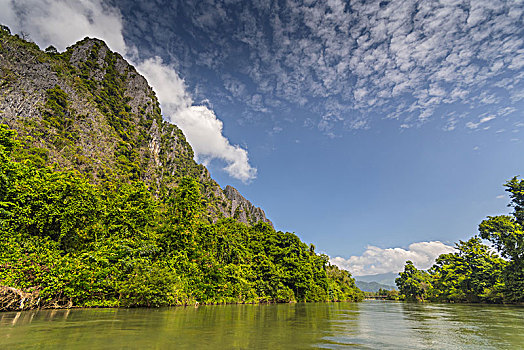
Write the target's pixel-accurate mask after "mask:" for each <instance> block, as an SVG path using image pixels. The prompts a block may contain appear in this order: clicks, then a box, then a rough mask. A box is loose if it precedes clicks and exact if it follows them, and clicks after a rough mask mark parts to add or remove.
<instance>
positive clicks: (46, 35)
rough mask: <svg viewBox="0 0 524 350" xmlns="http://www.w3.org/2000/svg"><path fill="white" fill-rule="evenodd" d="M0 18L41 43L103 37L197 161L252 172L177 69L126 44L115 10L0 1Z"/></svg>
mask: <svg viewBox="0 0 524 350" xmlns="http://www.w3.org/2000/svg"><path fill="white" fill-rule="evenodd" d="M0 22H1V23H2V24H5V25H7V26H9V27H10V28H11V30H12V31H14V32H19V33H20V32H23V33H26V34H28V35H29V36H30V38H31V40H33V41H35V42H36V43H37V44H38V45H40V47H46V46H47V45H50V44H51V45H54V46H56V47H57V48H58V49H59V50H64V49H65V48H66V47H67V46H68V45H71V44H73V43H74V42H76V41H78V40H80V39H82V38H84V37H86V36H90V37H96V38H100V39H103V40H104V41H106V43H107V44H108V46H109V47H110V48H111V49H112V50H115V51H118V52H120V53H121V54H123V55H124V56H125V57H126V58H127V59H128V60H129V61H131V62H132V63H134V64H135V66H136V67H137V69H138V70H139V72H140V73H142V74H143V75H144V76H145V77H146V78H147V79H148V81H149V83H150V84H151V85H152V86H153V89H154V90H155V92H156V93H157V95H158V98H159V100H160V104H161V105H162V109H163V112H164V117H165V118H167V119H168V120H169V121H171V122H172V123H175V124H177V125H178V126H179V127H180V128H181V129H182V131H183V132H184V134H185V135H186V137H187V139H188V141H189V143H190V144H191V146H193V149H194V150H195V155H196V157H197V159H198V160H199V161H202V162H204V163H208V162H209V161H211V160H212V159H220V160H222V161H224V162H225V163H226V167H225V168H224V170H225V171H226V172H227V173H228V174H229V175H230V176H232V177H234V178H237V179H239V180H242V181H243V182H247V181H249V180H252V179H254V178H255V177H256V173H257V171H256V169H255V168H253V167H251V165H250V164H249V158H248V153H247V151H246V150H245V149H243V148H241V147H240V146H237V145H235V146H234V145H231V144H230V142H229V140H228V139H227V138H226V137H224V136H223V134H222V126H223V124H222V122H221V121H220V120H219V119H218V118H217V117H216V115H215V113H214V112H213V111H212V110H211V109H210V108H208V107H207V106H197V105H194V101H193V99H192V98H191V95H190V94H189V93H188V91H187V88H186V85H185V84H184V81H183V80H182V79H181V78H180V77H179V75H178V74H177V72H176V70H175V69H174V68H173V67H172V66H169V65H166V64H164V63H163V62H162V60H161V59H160V58H158V57H154V58H150V59H146V60H139V59H138V55H137V54H136V52H137V51H136V48H135V47H129V46H128V45H126V43H125V41H124V37H123V32H122V30H123V25H122V16H121V13H120V11H119V10H118V9H116V8H114V7H111V6H108V5H106V4H105V3H104V2H102V1H100V0H17V1H13V0H0ZM137 61H138V62H137Z"/></svg>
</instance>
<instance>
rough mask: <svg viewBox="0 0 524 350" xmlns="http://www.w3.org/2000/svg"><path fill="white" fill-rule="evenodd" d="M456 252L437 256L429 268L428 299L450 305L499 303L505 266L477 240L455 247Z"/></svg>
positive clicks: (501, 260) (460, 242)
mask: <svg viewBox="0 0 524 350" xmlns="http://www.w3.org/2000/svg"><path fill="white" fill-rule="evenodd" d="M456 248H457V252H456V253H451V254H442V255H440V256H439V257H438V258H437V260H436V262H435V264H434V265H433V267H432V268H431V275H432V281H433V290H432V299H435V300H439V301H454V302H500V301H501V293H500V292H501V290H500V288H501V286H502V280H501V273H502V270H503V268H504V266H505V265H506V262H505V261H504V260H503V259H501V258H500V257H498V256H497V255H496V254H495V253H493V252H490V251H489V248H488V246H486V245H484V244H482V243H481V240H480V238H478V237H473V238H471V239H470V240H468V241H466V242H463V241H459V243H458V244H456Z"/></svg>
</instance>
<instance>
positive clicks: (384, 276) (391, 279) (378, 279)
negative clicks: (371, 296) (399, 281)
mask: <svg viewBox="0 0 524 350" xmlns="http://www.w3.org/2000/svg"><path fill="white" fill-rule="evenodd" d="M354 277H355V280H356V281H357V286H358V287H359V288H360V289H361V290H363V291H365V292H368V290H366V289H365V288H367V287H365V286H364V285H362V287H361V286H360V285H359V283H362V282H364V283H368V284H369V283H372V282H375V283H376V284H377V285H381V286H378V287H377V288H376V289H377V290H378V289H379V288H383V289H389V290H391V289H396V287H395V286H396V284H395V279H396V278H397V277H398V273H394V272H389V273H380V274H376V275H367V276H354ZM368 287H370V286H368ZM370 288H371V287H370Z"/></svg>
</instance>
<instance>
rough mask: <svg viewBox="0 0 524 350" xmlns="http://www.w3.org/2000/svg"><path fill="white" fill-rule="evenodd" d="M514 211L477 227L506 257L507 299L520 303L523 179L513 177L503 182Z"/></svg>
mask: <svg viewBox="0 0 524 350" xmlns="http://www.w3.org/2000/svg"><path fill="white" fill-rule="evenodd" d="M505 187H506V191H507V192H509V193H510V198H511V203H510V204H509V206H510V207H513V209H514V211H513V213H512V214H511V215H499V216H493V217H488V218H487V219H486V220H484V221H482V223H481V224H480V226H479V231H480V236H481V237H482V238H484V239H487V240H489V241H490V242H492V243H493V244H494V246H495V247H496V248H497V250H498V251H499V252H500V254H501V255H502V256H503V257H504V258H506V259H508V260H509V263H508V264H507V266H506V268H505V269H504V271H503V278H504V282H505V288H504V296H505V299H506V300H507V301H511V302H524V180H519V179H517V178H516V177H514V178H513V179H511V180H509V181H508V182H507V183H506V184H505Z"/></svg>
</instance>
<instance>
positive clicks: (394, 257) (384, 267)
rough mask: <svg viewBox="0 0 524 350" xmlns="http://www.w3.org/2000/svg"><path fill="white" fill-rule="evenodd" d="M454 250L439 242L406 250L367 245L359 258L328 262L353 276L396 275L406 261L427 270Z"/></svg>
mask: <svg viewBox="0 0 524 350" xmlns="http://www.w3.org/2000/svg"><path fill="white" fill-rule="evenodd" d="M454 251H455V248H453V247H451V246H449V245H446V244H444V243H442V242H439V241H431V242H417V243H412V244H410V245H409V247H408V249H407V250H406V249H402V248H386V249H382V248H379V247H375V246H372V245H369V246H368V247H367V248H366V251H365V252H364V253H363V254H362V255H360V256H351V257H349V259H344V258H342V257H335V258H331V259H330V262H331V263H332V264H333V265H337V266H339V267H340V268H343V269H346V270H348V271H349V272H351V274H352V275H354V276H365V275H374V274H379V273H388V272H393V273H397V272H399V271H402V270H403V269H404V265H405V264H406V261H407V260H411V261H412V262H413V264H415V266H416V267H417V268H419V269H424V270H425V269H428V268H429V267H431V266H432V265H433V263H434V262H435V259H436V258H437V257H438V256H439V255H440V254H446V253H452V252H454Z"/></svg>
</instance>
